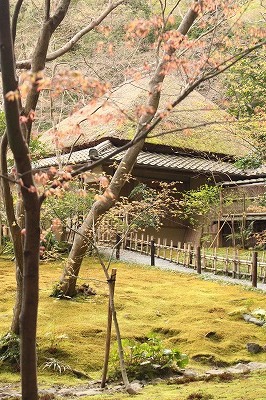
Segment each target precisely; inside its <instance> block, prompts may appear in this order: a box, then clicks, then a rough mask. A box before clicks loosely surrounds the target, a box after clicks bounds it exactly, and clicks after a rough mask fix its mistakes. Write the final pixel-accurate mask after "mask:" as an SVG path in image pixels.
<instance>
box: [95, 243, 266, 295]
mask: <svg viewBox="0 0 266 400" xmlns="http://www.w3.org/2000/svg"><path fill="white" fill-rule="evenodd" d="M101 252H102V253H103V254H104V255H105V256H107V257H110V256H111V253H112V250H111V249H110V248H108V247H104V248H101ZM112 258H113V259H115V253H113V255H112ZM120 260H121V261H123V262H128V263H131V264H140V265H146V266H150V263H151V258H150V256H147V255H145V254H141V253H139V252H135V251H131V250H121V251H120ZM153 268H159V269H162V270H170V271H176V272H181V273H185V274H195V275H197V272H196V271H195V270H194V269H191V268H186V267H183V266H182V265H180V264H175V263H174V262H170V261H167V260H164V259H162V258H157V257H156V258H155V267H153ZM201 277H202V278H203V279H206V280H212V281H220V282H226V283H230V284H232V285H236V284H237V285H242V286H245V287H247V288H251V289H254V290H255V288H252V284H251V282H250V281H248V280H243V279H233V278H231V277H229V276H223V275H214V274H212V273H209V272H205V271H202V274H201ZM257 289H260V290H262V291H264V292H266V284H265V283H261V282H258V287H257Z"/></svg>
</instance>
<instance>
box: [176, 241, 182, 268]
mask: <svg viewBox="0 0 266 400" xmlns="http://www.w3.org/2000/svg"><path fill="white" fill-rule="evenodd" d="M180 253H181V242H178V244H177V249H176V263H177V264H179V260H180Z"/></svg>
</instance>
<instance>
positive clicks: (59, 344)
mask: <svg viewBox="0 0 266 400" xmlns="http://www.w3.org/2000/svg"><path fill="white" fill-rule="evenodd" d="M113 267H115V268H117V283H116V292H115V297H116V305H117V314H118V319H119V322H120V328H121V333H122V336H123V338H139V339H141V338H144V337H146V336H147V334H149V333H151V332H155V333H157V334H158V335H159V336H160V337H161V339H162V340H163V343H164V344H165V346H166V347H169V348H170V347H172V348H174V347H175V348H176V347H177V348H179V349H180V350H181V351H182V352H184V353H186V354H188V356H189V358H190V363H189V367H191V368H195V369H198V370H206V369H208V368H212V367H215V366H220V365H226V364H234V363H237V362H240V361H242V362H245V361H247V362H248V361H263V362H266V353H261V354H257V355H251V354H249V353H248V352H247V350H246V344H247V343H248V342H257V343H259V344H261V345H265V343H266V331H265V329H263V328H261V327H257V326H255V325H253V324H248V323H246V322H244V320H243V319H242V318H241V313H242V312H243V311H249V310H251V311H252V310H254V309H257V308H264V309H265V308H266V294H265V293H261V292H259V291H251V290H246V289H244V288H242V287H240V286H238V285H234V286H232V285H223V284H219V283H215V282H210V281H205V280H202V279H200V277H197V276H190V275H185V274H178V273H173V272H166V271H160V270H158V269H152V268H148V267H140V266H134V265H129V264H128V265H127V264H122V263H114V264H113ZM0 268H1V276H0V319H1V326H0V335H3V334H5V333H6V332H7V331H8V329H9V325H10V321H11V316H12V307H13V301H14V294H15V283H14V266H13V263H12V262H11V261H8V260H4V259H1V260H0ZM61 270H62V264H60V263H58V262H57V263H42V264H41V269H40V304H39V327H38V354H39V371H40V373H39V381H40V383H42V384H46V385H47V384H48V385H52V384H54V383H61V384H66V383H68V384H80V382H81V381H80V380H78V379H77V378H75V377H72V376H71V375H59V374H56V373H54V372H52V371H49V370H46V369H45V370H43V369H42V365H43V363H44V362H45V357H55V358H57V359H59V360H61V361H62V362H64V363H65V364H68V365H70V366H71V367H72V368H75V369H77V370H80V371H83V372H85V373H86V374H88V375H90V376H92V377H93V378H99V377H100V375H101V367H102V363H103V357H104V343H105V331H106V311H107V302H108V296H107V285H106V282H105V279H104V275H103V273H102V271H101V269H100V266H99V264H98V263H97V261H96V260H94V259H86V260H85V261H84V265H83V267H82V271H81V279H80V283H82V282H87V283H89V284H90V285H91V286H92V287H93V288H94V289H95V290H96V292H97V295H96V296H92V297H90V298H87V299H86V298H79V299H78V300H76V301H73V300H68V301H67V300H57V299H55V298H52V297H49V295H50V293H51V291H52V287H53V286H54V285H55V284H56V282H57V280H58V279H59V277H60V274H61ZM210 331H215V332H216V336H215V340H212V339H208V338H206V337H205V335H206V333H208V332H210ZM61 336H63V338H62V337H61ZM112 339H113V342H114V341H115V335H114V334H113V337H112ZM51 348H54V350H53V351H51ZM208 360H209V361H208ZM18 380H19V375H18V374H16V373H14V372H12V371H11V369H10V368H7V367H5V366H4V365H1V368H0V382H2V383H3V382H14V381H18ZM263 380H265V374H264V373H261V374H259V373H257V374H255V375H251V376H250V377H249V378H248V379H247V380H244V381H242V380H240V381H238V380H234V381H233V382H229V383H228V382H222V383H217V382H216V383H213V382H209V383H201V384H200V386H199V383H190V384H189V385H181V386H177V385H171V386H166V385H157V386H154V387H148V388H146V389H145V390H144V391H143V394H141V395H139V397H138V399H140V400H141V399H149V400H153V399H157V398H158V393H161V395H160V399H162V400H164V399H165V400H171V399H175V400H177V399H178V400H182V399H186V396H187V395H188V393H193V391H194V392H196V391H197V390H199V388H201V387H202V388H203V389H204V390H205V391H206V393H210V394H212V393H213V391H215V392H216V391H217V394H216V395H215V397H214V398H215V399H245V400H246V399H250V400H251V399H255V398H256V399H257V400H258V399H263V398H264V399H265V397H266V396H264V397H262V394H260V391H258V395H257V397H254V393H253V390H252V389H251V387H252V385H253V383H254V386H258V390H259V389H260V388H259V385H260V384H259V383H258V382H261V381H263ZM227 386H229V388H230V387H236V388H237V390H239V397H230V395H228V396H229V397H225V394H223V393H226V390H227V391H228V388H227V389H226V387H227ZM245 390H246V391H247V390H249V391H250V395H249V396H250V397H247V396H246V394H245V393H246V392H245ZM229 392H230V391H229ZM145 393H146V394H145ZM163 393H166V394H165V397H163V396H164V394H163ZM119 396H120V395H116V397H112V396H111V397H110V396H109V397H108V396H107V397H104V396H103V397H102V398H103V399H111V398H112V399H113V398H115V399H116V400H119V399H120V398H121V399H123V398H126V397H127V395H122V394H121V396H120V397H119ZM145 396H146V397H145ZM241 396H242V397H241ZM252 396H253V397H252Z"/></svg>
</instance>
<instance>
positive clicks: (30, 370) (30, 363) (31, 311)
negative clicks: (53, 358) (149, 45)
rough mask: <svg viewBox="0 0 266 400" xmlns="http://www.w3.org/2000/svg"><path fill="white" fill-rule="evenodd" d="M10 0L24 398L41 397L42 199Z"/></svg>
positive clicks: (4, 11)
mask: <svg viewBox="0 0 266 400" xmlns="http://www.w3.org/2000/svg"><path fill="white" fill-rule="evenodd" d="M9 8H10V5H9V1H8V0H2V2H1V13H0V51H1V53H0V56H1V71H2V83H3V95H4V107H5V116H6V126H7V139H8V143H9V146H10V149H11V151H12V153H13V155H14V160H15V164H16V169H17V176H18V177H19V178H20V180H19V185H20V186H21V194H22V198H23V203H24V207H25V229H26V232H25V241H24V249H23V295H22V307H21V314H20V333H21V348H20V366H21V382H22V399H23V400H38V387H37V356H36V327H37V314H38V295H39V294H38V291H39V287H38V281H39V246H40V201H39V198H38V195H37V190H36V188H35V186H34V181H33V177H32V169H31V163H30V157H29V151H28V146H27V144H26V141H25V139H24V137H23V133H22V130H21V128H20V118H19V106H18V103H17V101H16V100H13V101H12V100H9V99H8V98H7V93H10V92H11V93H12V92H16V91H17V90H18V85H17V81H16V77H15V68H14V54H13V45H12V38H11V28H10V14H9Z"/></svg>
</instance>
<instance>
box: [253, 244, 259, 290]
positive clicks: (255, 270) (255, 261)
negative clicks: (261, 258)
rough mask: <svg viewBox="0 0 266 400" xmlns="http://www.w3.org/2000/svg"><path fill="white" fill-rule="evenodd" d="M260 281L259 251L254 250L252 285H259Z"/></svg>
mask: <svg viewBox="0 0 266 400" xmlns="http://www.w3.org/2000/svg"><path fill="white" fill-rule="evenodd" d="M257 282H258V252H257V251H254V253H253V257H252V286H253V287H257Z"/></svg>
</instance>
